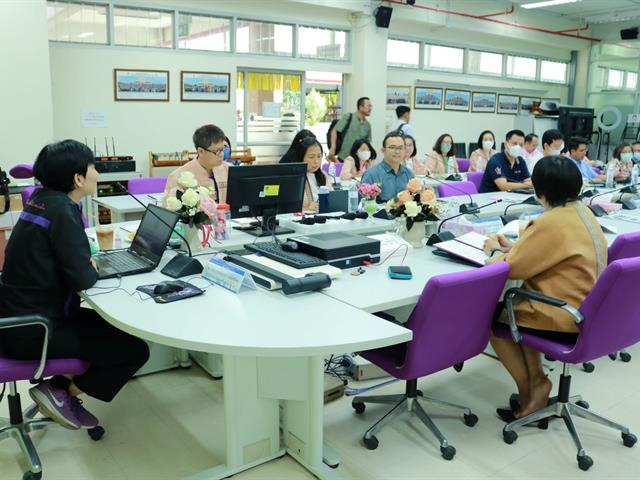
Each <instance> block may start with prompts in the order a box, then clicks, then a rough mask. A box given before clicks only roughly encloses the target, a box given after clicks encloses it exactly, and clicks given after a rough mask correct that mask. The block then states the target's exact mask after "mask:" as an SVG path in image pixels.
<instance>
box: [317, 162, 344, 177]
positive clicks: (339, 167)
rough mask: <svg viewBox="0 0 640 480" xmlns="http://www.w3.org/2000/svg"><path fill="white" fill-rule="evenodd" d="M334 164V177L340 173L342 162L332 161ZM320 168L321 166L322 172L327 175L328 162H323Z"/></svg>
mask: <svg viewBox="0 0 640 480" xmlns="http://www.w3.org/2000/svg"><path fill="white" fill-rule="evenodd" d="M334 165H335V166H336V177H339V176H340V174H341V173H342V166H343V163H342V162H334ZM321 168H322V170H324V173H326V174H327V175H329V164H328V163H323V164H322V167H321Z"/></svg>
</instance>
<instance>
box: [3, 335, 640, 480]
mask: <svg viewBox="0 0 640 480" xmlns="http://www.w3.org/2000/svg"><path fill="white" fill-rule="evenodd" d="M629 351H630V353H631V354H632V355H634V358H633V359H632V361H631V363H622V362H620V361H616V362H612V361H611V360H609V359H608V358H605V359H601V360H599V361H597V362H595V364H596V371H595V372H594V373H592V374H587V373H584V372H583V371H581V369H575V370H574V375H573V385H572V386H573V389H572V390H573V392H574V393H580V394H582V395H583V397H584V398H585V399H587V400H588V401H589V402H590V404H591V409H593V410H594V411H596V412H598V413H601V414H605V415H607V416H609V417H611V418H612V419H614V420H619V421H620V422H622V423H624V424H627V425H629V427H630V428H631V429H632V431H634V432H635V433H636V434H640V407H639V405H640V375H638V371H639V369H640V347H639V346H636V347H635V348H632V349H630V350H629ZM558 373H559V372H558V371H557V370H556V371H555V372H554V373H553V374H552V379H554V382H555V381H556V379H557V376H558ZM369 383H370V382H369ZM420 387H421V388H422V389H423V390H424V391H425V394H427V395H431V396H433V397H436V398H441V399H443V400H449V401H452V402H458V403H464V404H467V405H468V406H470V407H471V408H472V410H473V411H474V412H475V413H476V414H477V415H478V416H479V417H480V421H479V423H478V424H477V425H476V427H475V428H468V427H466V426H465V425H464V424H463V423H462V421H461V420H460V419H459V418H456V417H452V416H444V415H437V412H432V413H435V414H436V415H434V417H435V421H436V423H437V424H438V426H439V427H440V428H441V430H442V431H443V432H444V433H445V435H447V436H448V438H449V441H450V442H451V444H452V445H454V446H455V447H456V448H457V451H458V453H457V455H456V457H455V459H454V460H453V461H451V462H447V461H445V460H443V459H442V458H441V457H440V455H439V449H438V445H437V442H436V441H435V439H434V438H433V437H432V436H431V435H430V434H429V433H428V432H427V431H426V429H424V428H423V427H422V425H421V424H420V423H419V422H417V421H412V422H409V421H404V422H402V421H401V422H396V423H394V424H392V425H390V426H389V427H387V428H386V429H385V430H383V431H382V432H381V433H380V434H379V435H378V438H379V440H380V446H379V447H378V449H377V450H375V451H369V450H366V449H365V448H364V447H363V446H362V445H361V443H360V439H361V436H362V434H363V433H364V431H365V430H366V428H368V426H369V425H371V424H372V423H373V422H374V421H376V420H377V419H378V418H379V417H380V416H381V415H382V413H383V412H384V411H385V408H386V407H385V406H368V407H367V411H366V412H365V413H364V415H362V416H356V415H354V413H353V411H352V409H351V406H350V404H351V399H350V398H342V399H339V400H337V401H335V402H333V403H331V404H330V405H327V406H326V410H325V412H326V413H325V437H326V441H327V443H328V444H329V445H330V446H331V447H333V448H334V449H335V450H336V451H338V452H339V453H340V455H341V457H342V463H341V465H340V467H339V468H340V470H341V471H343V472H344V474H345V475H348V476H350V477H351V478H353V479H367V480H369V479H385V480H386V479H412V480H413V479H427V478H429V479H437V478H447V479H462V478H464V479H485V478H497V479H512V478H517V479H518V480H525V479H538V478H553V479H556V478H557V479H562V480H570V479H573V478H575V479H585V478H588V477H587V476H590V478H608V479H634V480H636V479H638V478H639V477H638V475H639V473H638V472H639V471H640V446H636V447H634V448H632V449H628V448H625V447H623V446H622V442H621V440H620V435H619V433H616V432H614V431H610V430H607V429H605V428H603V427H600V426H597V425H593V424H590V423H587V422H584V421H581V420H579V419H578V420H577V422H576V423H577V426H578V430H579V431H580V433H581V435H582V439H583V442H584V443H585V446H586V448H587V450H588V452H589V454H590V455H591V456H592V457H593V459H594V461H595V464H594V466H593V467H592V468H591V470H590V471H589V472H588V473H585V472H582V471H580V470H579V469H578V467H577V465H576V462H575V453H576V452H575V450H574V446H573V443H572V441H571V439H570V437H569V435H568V433H567V432H566V431H565V429H564V426H563V425H562V423H561V422H560V421H554V422H552V423H551V425H550V428H549V430H547V431H543V430H538V429H534V428H524V429H521V430H520V432H519V433H520V435H519V439H518V441H517V442H516V443H515V444H513V445H506V444H505V443H503V442H502V436H501V433H500V432H501V428H502V425H503V424H502V423H501V422H500V420H499V419H498V418H497V417H496V416H495V414H494V410H495V407H496V406H498V405H504V404H505V403H506V399H507V397H508V394H509V393H510V392H511V389H512V385H511V383H510V381H509V378H508V377H507V374H506V373H505V372H504V371H503V370H502V367H501V366H500V365H499V364H498V363H496V362H495V361H494V360H492V359H491V358H488V357H485V356H480V357H478V358H476V359H474V360H473V361H471V362H467V364H465V367H464V369H463V371H462V372H461V373H456V372H454V371H453V369H449V370H446V371H444V372H440V373H438V374H436V375H433V376H431V377H429V378H427V379H423V380H422V381H421V382H420ZM27 388H28V385H27V384H25V383H24V382H23V383H22V384H21V385H20V391H21V392H22V393H26V389H27ZM401 390H402V386H401V384H400V383H396V384H394V385H391V386H389V387H386V388H384V389H381V390H378V392H379V393H399V392H400V391H401ZM23 402H24V403H27V402H26V400H25V399H24V397H23ZM86 405H87V406H88V407H89V408H90V409H91V410H92V411H93V412H94V413H96V414H97V415H98V416H99V417H100V419H101V421H102V424H103V425H104V426H105V428H106V429H107V434H106V435H105V437H104V438H103V439H102V440H101V441H100V442H93V441H91V440H90V439H89V438H88V437H87V435H86V434H85V433H84V432H78V431H71V430H65V429H62V428H51V429H49V430H46V431H44V432H37V433H35V434H34V435H33V439H34V442H35V444H36V446H37V448H38V451H39V453H40V456H41V459H42V461H43V464H44V471H45V475H44V478H46V479H47V480H58V479H60V480H73V479H79V480H80V479H82V480H90V479H100V480H109V479H118V480H120V479H136V480H144V479H153V480H164V479H177V478H180V477H182V476H185V475H188V474H192V473H196V472H198V471H200V470H204V469H205V468H208V467H211V466H213V465H215V464H218V463H221V462H222V460H223V458H224V434H223V428H224V416H223V408H222V383H221V382H216V381H214V380H212V379H210V378H209V377H208V376H207V375H206V374H205V373H203V372H202V371H201V370H200V369H199V368H198V367H196V366H194V367H192V368H191V369H189V370H174V371H170V372H165V373H160V374H155V375H149V376H146V377H142V378H139V379H136V380H134V381H132V382H131V383H130V384H129V385H127V387H126V388H125V389H124V390H123V392H122V393H121V394H120V395H119V396H118V397H117V398H116V400H114V402H112V403H111V404H108V405H107V404H104V403H101V402H98V401H94V400H92V399H86ZM445 415H446V414H445ZM0 416H6V401H3V402H2V404H0ZM18 452H19V451H18V448H17V446H16V444H15V443H14V442H13V440H10V439H7V440H4V441H2V442H0V478H1V479H2V480H14V479H16V480H17V479H20V478H21V475H22V469H23V467H24V465H23V463H22V460H21V458H20V456H19V455H18ZM312 478H314V477H312V476H311V475H310V474H308V473H307V472H306V471H305V470H304V469H302V468H301V467H300V466H299V465H298V464H297V463H296V462H295V461H294V460H292V459H291V458H289V457H284V458H283V459H280V460H276V461H273V462H270V463H268V464H266V465H263V466H260V467H257V468H254V469H252V470H249V471H247V472H244V473H242V474H239V475H236V476H235V477H234V479H238V480H249V479H252V480H256V479H274V480H276V479H277V480H286V479H312Z"/></svg>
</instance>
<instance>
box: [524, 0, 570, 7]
mask: <svg viewBox="0 0 640 480" xmlns="http://www.w3.org/2000/svg"><path fill="white" fill-rule="evenodd" d="M581 1H582V0H546V1H544V2H533V3H524V4H522V5H520V6H521V7H522V8H544V7H554V6H556V5H564V4H565V3H576V2H581Z"/></svg>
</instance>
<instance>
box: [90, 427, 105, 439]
mask: <svg viewBox="0 0 640 480" xmlns="http://www.w3.org/2000/svg"><path fill="white" fill-rule="evenodd" d="M87 433H88V434H89V437H91V440H93V441H94V442H97V441H98V440H100V439H101V438H102V437H103V436H104V428H102V427H101V426H100V425H98V426H97V427H93V428H90V429H89V430H87Z"/></svg>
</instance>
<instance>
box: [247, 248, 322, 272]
mask: <svg viewBox="0 0 640 480" xmlns="http://www.w3.org/2000/svg"><path fill="white" fill-rule="evenodd" d="M244 247H245V248H246V249H247V250H251V251H253V252H256V253H258V254H260V255H264V256H265V257H267V258H270V259H272V260H276V261H277V262H280V263H284V264H285V265H288V266H290V267H293V268H298V269H300V268H309V267H321V266H322V265H326V264H327V261H326V260H322V259H321V258H317V257H313V256H311V255H308V254H306V253H302V252H285V251H284V250H282V247H281V246H280V244H279V243H275V242H258V243H249V244H247V245H245V246H244Z"/></svg>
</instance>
